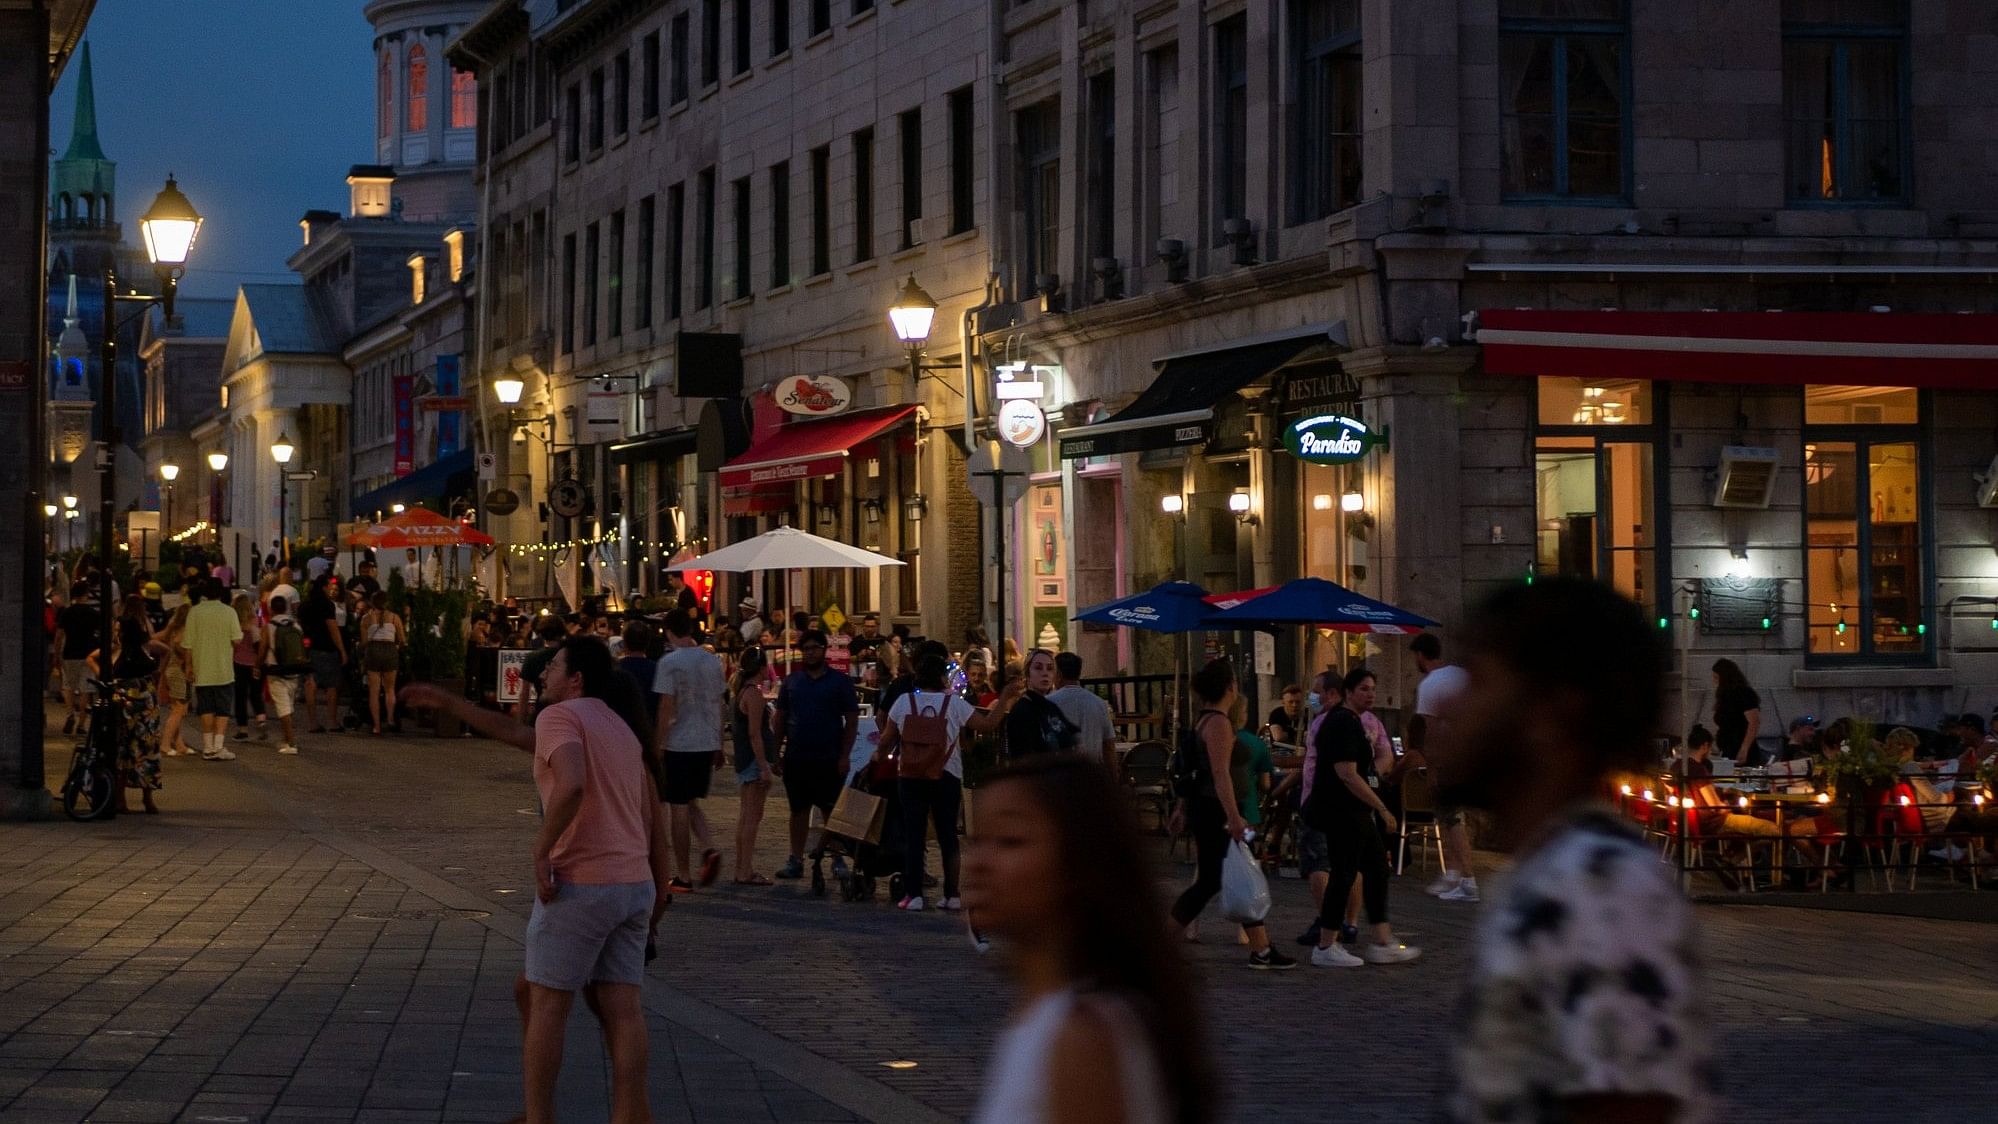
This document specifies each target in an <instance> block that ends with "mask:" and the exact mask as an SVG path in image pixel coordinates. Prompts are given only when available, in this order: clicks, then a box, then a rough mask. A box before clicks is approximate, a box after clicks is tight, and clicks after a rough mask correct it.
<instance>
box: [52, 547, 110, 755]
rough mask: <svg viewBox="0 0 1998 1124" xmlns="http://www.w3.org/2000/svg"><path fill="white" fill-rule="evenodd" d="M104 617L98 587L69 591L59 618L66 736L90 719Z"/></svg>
mask: <svg viewBox="0 0 1998 1124" xmlns="http://www.w3.org/2000/svg"><path fill="white" fill-rule="evenodd" d="M103 625H104V614H103V611H102V609H101V608H100V607H99V606H98V604H97V587H96V585H95V583H92V582H84V581H79V582H76V583H75V584H73V585H71V586H70V587H69V604H68V605H66V606H64V607H63V610H62V611H61V612H60V613H57V614H56V634H55V651H56V653H57V655H58V656H60V657H61V659H62V700H63V705H64V706H65V707H66V708H67V709H68V714H66V715H65V716H64V717H63V720H62V732H63V733H65V734H70V733H75V732H76V731H77V730H80V729H82V728H83V726H84V724H85V722H86V721H87V720H88V719H89V717H90V694H89V691H90V665H89V663H88V662H87V661H88V660H89V658H90V653H92V652H94V651H96V650H97V649H98V648H100V647H102V646H103V642H104V638H103V632H104V627H103Z"/></svg>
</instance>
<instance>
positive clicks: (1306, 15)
mask: <svg viewBox="0 0 1998 1124" xmlns="http://www.w3.org/2000/svg"><path fill="white" fill-rule="evenodd" d="M1291 47H1292V51H1293V55H1292V60H1291V80H1292V83H1293V96H1294V98H1295V102H1296V105H1297V113H1296V120H1295V121H1294V123H1293V125H1292V128H1291V161H1290V163H1291V177H1290V221H1291V222H1293V223H1301V222H1310V221H1312V220H1314V219H1322V218H1324V217H1326V216H1327V215H1330V214H1332V213H1333V212H1334V211H1340V210H1344V209H1345V208H1347V207H1350V206H1353V205H1354V204H1355V203H1358V202H1359V201H1360V141H1361V135H1360V134H1361V129H1362V127H1363V126H1362V123H1361V118H1360V108H1361V101H1362V82H1361V58H1360V4H1359V0H1296V2H1295V3H1293V4H1292V5H1291Z"/></svg>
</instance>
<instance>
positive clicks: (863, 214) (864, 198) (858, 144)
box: [853, 129, 874, 262]
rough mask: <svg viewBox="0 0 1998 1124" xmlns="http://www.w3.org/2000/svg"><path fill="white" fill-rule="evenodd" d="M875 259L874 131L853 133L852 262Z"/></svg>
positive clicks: (865, 130)
mask: <svg viewBox="0 0 1998 1124" xmlns="http://www.w3.org/2000/svg"><path fill="white" fill-rule="evenodd" d="M873 256H874V130H873V129H862V130H860V131H859V132H857V133H855V134H853V260H854V261H857V262H863V261H866V260H868V259H869V258H871V257H873Z"/></svg>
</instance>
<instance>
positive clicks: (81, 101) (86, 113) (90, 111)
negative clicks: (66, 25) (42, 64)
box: [62, 40, 109, 160]
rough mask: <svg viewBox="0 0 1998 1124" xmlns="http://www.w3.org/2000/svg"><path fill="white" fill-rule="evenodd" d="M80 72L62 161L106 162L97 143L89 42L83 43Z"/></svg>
mask: <svg viewBox="0 0 1998 1124" xmlns="http://www.w3.org/2000/svg"><path fill="white" fill-rule="evenodd" d="M82 67H83V69H82V72H81V73H79V74H78V75H77V76H76V119H75V123H74V124H73V125H71V126H70V131H69V151H67V152H65V153H63V154H62V158H63V159H64V160H106V159H109V157H107V156H105V155H104V148H103V146H101V145H99V144H98V143H97V91H96V90H95V88H93V86H92V85H91V81H90V41H89V40H85V41H84V43H83V63H82Z"/></svg>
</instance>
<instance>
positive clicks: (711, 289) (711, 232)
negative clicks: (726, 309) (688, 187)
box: [694, 167, 715, 308]
mask: <svg viewBox="0 0 1998 1124" xmlns="http://www.w3.org/2000/svg"><path fill="white" fill-rule="evenodd" d="M694 214H695V216H696V217H695V219H694V221H695V222H696V223H698V224H699V225H698V226H696V227H695V233H694V307H695V308H707V307H708V306H709V305H712V304H714V303H715V170H714V169H713V168H712V167H708V168H703V169H701V174H700V175H698V176H696V177H694Z"/></svg>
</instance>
